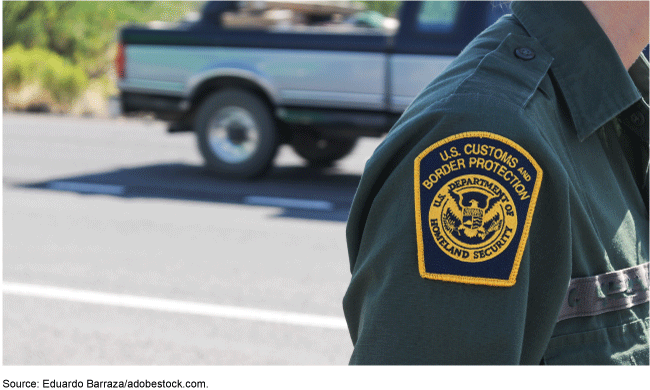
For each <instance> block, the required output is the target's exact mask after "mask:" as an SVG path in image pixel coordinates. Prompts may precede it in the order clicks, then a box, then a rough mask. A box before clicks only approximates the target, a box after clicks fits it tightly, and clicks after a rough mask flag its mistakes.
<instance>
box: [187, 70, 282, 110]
mask: <svg viewBox="0 0 650 390" xmlns="http://www.w3.org/2000/svg"><path fill="white" fill-rule="evenodd" d="M223 88H240V89H243V90H246V91H249V92H252V93H254V94H256V95H258V96H259V97H260V98H262V99H263V100H264V101H265V103H266V104H268V106H269V107H270V108H271V109H273V102H272V101H271V99H270V98H269V96H268V95H267V94H266V92H265V91H264V90H263V89H262V88H260V86H259V85H257V84H255V83H253V82H251V81H248V80H244V79H240V78H237V77H219V78H215V79H210V80H207V81H204V82H203V83H202V84H200V85H199V86H198V87H197V88H196V90H195V92H194V95H193V96H192V101H191V102H192V108H193V109H195V108H197V107H198V106H199V105H200V104H201V103H202V102H203V100H204V99H205V98H206V97H208V96H209V95H211V94H212V93H214V92H216V91H218V90H220V89H223Z"/></svg>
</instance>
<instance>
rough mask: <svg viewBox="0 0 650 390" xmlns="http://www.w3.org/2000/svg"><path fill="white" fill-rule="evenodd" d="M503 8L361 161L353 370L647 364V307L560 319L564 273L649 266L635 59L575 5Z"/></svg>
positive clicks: (644, 80) (353, 239)
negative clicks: (628, 59)
mask: <svg viewBox="0 0 650 390" xmlns="http://www.w3.org/2000/svg"><path fill="white" fill-rule="evenodd" d="M511 7H512V11H513V15H507V16H505V17H503V18H501V19H500V20H499V21H498V22H497V23H495V24H494V25H493V26H491V27H490V28H488V29H487V30H486V31H484V32H483V33H482V34H481V35H479V36H478V37H477V38H476V39H474V40H473V41H472V42H471V43H470V44H469V45H468V46H467V48H465V50H464V51H463V52H462V53H461V54H460V55H459V56H458V58H457V59H456V60H455V61H454V62H453V63H452V64H451V65H450V66H449V67H448V68H447V69H446V70H445V71H444V73H443V74H442V75H440V76H439V77H438V78H437V79H435V80H434V81H432V82H431V84H430V85H429V86H427V87H426V88H425V89H424V90H423V91H422V93H421V94H420V95H419V96H418V97H417V98H416V99H415V101H414V102H413V103H412V104H411V106H410V107H409V108H408V109H407V110H406V111H405V113H404V114H403V115H402V117H401V118H400V120H399V121H398V122H397V123H396V124H395V126H394V128H393V129H392V130H391V131H390V132H389V134H388V136H387V137H386V139H385V141H384V142H383V143H382V144H381V145H380V146H379V147H378V148H377V150H376V151H375V153H374V154H373V156H372V157H371V158H370V160H369V161H368V163H367V164H366V168H365V172H364V174H363V177H362V179H361V182H360V184H359V188H358V190H357V194H356V196H355V199H354V203H353V205H352V209H351V212H350V217H349V220H348V226H347V241H348V251H349V257H350V266H351V271H352V279H351V282H350V286H349V288H348V291H347V293H346V296H345V298H344V301H343V305H344V311H345V317H346V320H347V323H348V327H349V330H350V335H351V337H352V341H353V343H354V352H353V355H352V358H351V361H350V363H352V364H540V363H545V364H648V303H647V302H646V303H642V304H639V305H636V306H634V307H631V308H627V309H623V310H615V311H609V312H606V313H602V314H597V315H590V316H582V317H575V318H569V319H564V320H561V321H558V315H559V313H560V309H561V307H562V305H563V302H564V300H565V296H566V295H567V290H568V285H569V282H570V281H571V279H574V278H580V277H588V276H593V275H599V274H603V273H607V272H611V271H616V270H622V269H625V268H628V267H632V266H637V265H639V264H643V263H647V262H648V234H649V233H648V212H647V208H646V205H645V202H647V197H648V193H647V167H648V160H647V158H648V157H647V156H648V153H647V151H648V145H647V134H648V127H647V126H648V124H647V123H640V122H643V119H641V120H639V113H638V111H639V110H641V113H642V114H644V115H645V118H647V109H648V108H647V104H645V102H644V101H643V98H645V101H647V100H648V96H647V93H648V63H647V61H645V58H642V57H641V58H640V59H639V60H638V61H637V62H636V63H635V65H634V66H633V67H632V68H631V69H630V70H629V72H628V71H627V70H626V69H625V68H624V66H623V64H622V62H621V60H620V59H619V57H618V55H617V53H616V51H615V50H614V47H613V46H612V44H611V42H610V41H609V39H608V38H607V36H606V35H605V34H604V32H603V31H602V29H601V28H600V27H599V26H598V24H597V22H596V21H595V20H594V19H593V17H592V16H591V14H590V13H589V11H588V10H587V9H586V7H585V6H584V5H583V4H582V3H580V2H522V3H518V2H514V3H513V4H512V6H511ZM635 84H636V85H635ZM644 111H645V113H644ZM630 118H632V119H633V120H630ZM641 118H643V115H642V116H641ZM645 120H646V121H647V119H645ZM630 123H634V124H636V125H640V130H641V131H638V130H639V129H636V130H637V133H638V135H636V134H637V133H634V132H633V131H632V130H634V129H632V128H633V127H634V126H630V125H629V124H630ZM449 137H452V138H449ZM461 160H462V161H461ZM488 160H490V162H488ZM436 164H438V165H436ZM443 165H446V167H443ZM644 180H645V186H646V187H645V190H640V188H642V187H643V185H644ZM436 191H437V192H436ZM504 194H505V195H504ZM513 210H514V212H513ZM488 218H489V220H488ZM445 237H446V238H445ZM487 241H489V246H485V245H484V244H485V243H486V242H487ZM482 245H483V246H482ZM486 245H487V244H486ZM476 248H479V249H480V250H478V249H476ZM481 248H482V249H481ZM485 259H488V260H487V261H485ZM645 289H647V285H646V286H645Z"/></svg>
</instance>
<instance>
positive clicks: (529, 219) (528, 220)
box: [414, 131, 543, 287]
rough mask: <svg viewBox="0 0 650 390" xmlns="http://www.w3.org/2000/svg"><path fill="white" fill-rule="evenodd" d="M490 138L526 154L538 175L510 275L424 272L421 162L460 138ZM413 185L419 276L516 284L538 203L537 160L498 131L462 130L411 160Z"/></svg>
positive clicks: (496, 284) (539, 181)
mask: <svg viewBox="0 0 650 390" xmlns="http://www.w3.org/2000/svg"><path fill="white" fill-rule="evenodd" d="M470 137H478V138H490V139H494V140H497V141H500V142H503V143H505V144H506V145H508V146H510V147H512V148H513V149H515V150H517V151H518V152H519V153H521V154H522V155H523V156H525V157H526V158H527V159H528V161H529V162H530V163H531V164H532V165H533V167H535V169H536V170H537V176H536V178H535V185H534V187H533V193H532V194H531V198H530V203H529V205H528V212H527V213H526V219H525V221H524V227H523V230H522V234H521V240H520V242H519V247H518V248H517V252H516V254H515V261H514V263H513V266H512V271H511V272H510V277H509V278H508V280H504V279H493V278H478V277H472V276H461V275H449V274H434V273H428V272H426V268H425V265H424V241H423V237H422V218H421V217H422V214H421V205H420V161H422V159H423V158H424V157H426V156H427V155H428V154H429V153H430V152H431V151H433V150H435V149H437V148H438V147H439V146H442V145H444V144H447V143H449V142H451V141H455V140H458V139H462V138H470ZM414 165H415V167H414V187H415V217H416V219H415V225H416V236H417V245H418V269H419V271H420V276H421V277H422V278H427V279H434V280H441V281H447V282H459V283H466V284H479V285H488V286H495V287H510V286H513V285H514V284H515V282H516V281H517V274H518V272H519V266H520V263H521V259H522V257H523V255H524V250H525V247H526V242H527V240H528V234H529V231H530V225H531V223H532V219H533V213H534V212H535V206H536V205H537V196H538V195H539V190H540V188H541V185H542V176H543V171H542V168H541V167H540V166H539V164H537V161H535V159H534V158H533V157H532V156H531V155H530V153H528V151H526V150H525V149H524V148H522V147H521V146H519V145H518V144H517V143H515V142H513V141H511V140H510V139H508V138H506V137H503V136H501V135H498V134H493V133H488V132H485V131H469V132H465V133H459V134H455V135H452V136H449V137H447V138H445V139H442V140H440V141H438V142H436V143H434V144H433V145H431V146H429V147H428V148H426V149H425V150H424V151H423V152H422V153H420V154H419V155H418V156H417V157H416V158H415V161H414Z"/></svg>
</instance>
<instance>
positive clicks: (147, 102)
mask: <svg viewBox="0 0 650 390" xmlns="http://www.w3.org/2000/svg"><path fill="white" fill-rule="evenodd" d="M119 105H120V110H121V112H122V113H123V114H130V113H135V112H150V113H153V114H154V115H155V116H156V118H158V119H162V120H166V121H174V120H178V119H180V118H181V117H182V115H183V114H185V113H186V112H187V110H188V109H189V107H190V104H189V102H188V101H187V100H185V99H183V98H180V97H174V96H161V95H148V94H141V93H133V92H122V93H121V94H120V104H119Z"/></svg>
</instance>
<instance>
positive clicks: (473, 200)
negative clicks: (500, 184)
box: [442, 190, 503, 240]
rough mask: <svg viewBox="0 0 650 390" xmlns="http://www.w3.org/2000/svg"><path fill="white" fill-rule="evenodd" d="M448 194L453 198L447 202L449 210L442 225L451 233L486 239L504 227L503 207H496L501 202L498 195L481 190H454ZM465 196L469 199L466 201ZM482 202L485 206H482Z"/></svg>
mask: <svg viewBox="0 0 650 390" xmlns="http://www.w3.org/2000/svg"><path fill="white" fill-rule="evenodd" d="M448 194H449V196H450V197H451V199H452V200H450V201H449V202H447V210H446V211H445V213H444V215H443V217H442V226H443V228H444V229H445V230H446V231H447V232H449V233H450V234H453V233H455V234H456V235H458V236H459V238H462V237H463V236H464V237H466V238H469V239H473V238H475V237H478V238H479V239H480V240H485V239H487V238H489V237H490V236H491V235H492V234H493V232H496V231H499V230H500V229H501V228H502V226H503V218H502V216H501V209H500V208H499V207H495V206H496V205H497V204H498V203H499V199H500V198H499V197H498V196H495V195H486V194H484V193H480V192H466V193H464V194H458V193H456V192H455V191H453V190H452V191H449V193H448ZM464 197H466V198H469V199H467V200H465V201H464V199H463V198H464ZM481 198H484V200H483V199H481ZM482 200H483V201H482ZM482 203H483V204H484V206H483V207H481V204H482Z"/></svg>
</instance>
